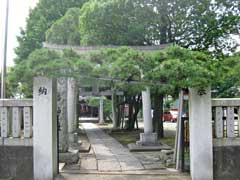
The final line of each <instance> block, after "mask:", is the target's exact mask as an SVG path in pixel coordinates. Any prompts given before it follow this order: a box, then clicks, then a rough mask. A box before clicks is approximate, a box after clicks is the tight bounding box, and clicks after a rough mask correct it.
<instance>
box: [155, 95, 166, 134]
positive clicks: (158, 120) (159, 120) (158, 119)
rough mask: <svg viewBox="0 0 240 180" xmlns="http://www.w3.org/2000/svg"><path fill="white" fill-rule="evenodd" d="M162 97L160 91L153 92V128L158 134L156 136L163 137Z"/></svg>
mask: <svg viewBox="0 0 240 180" xmlns="http://www.w3.org/2000/svg"><path fill="white" fill-rule="evenodd" d="M163 98H164V95H163V94H162V93H158V92H157V91H156V92H155V93H154V111H153V129H154V132H156V133H157V134H158V138H163V137H164V129H163Z"/></svg>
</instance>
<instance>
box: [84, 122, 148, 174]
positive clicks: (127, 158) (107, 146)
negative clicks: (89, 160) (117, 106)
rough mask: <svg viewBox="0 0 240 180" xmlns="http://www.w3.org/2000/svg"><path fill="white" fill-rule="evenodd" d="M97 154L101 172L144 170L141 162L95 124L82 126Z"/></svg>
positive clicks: (98, 166)
mask: <svg viewBox="0 0 240 180" xmlns="http://www.w3.org/2000/svg"><path fill="white" fill-rule="evenodd" d="M82 126H83V128H84V130H85V132H86V134H87V136H88V139H89V141H90V143H91V147H92V149H93V151H94V152H95V156H96V161H97V168H98V170H99V171H127V170H142V169H144V167H143V165H142V164H141V162H140V161H139V160H138V159H137V158H136V157H135V156H134V155H133V154H131V153H130V152H129V150H128V149H127V148H125V147H124V146H123V145H122V144H120V143H119V142H118V141H116V140H115V139H114V138H112V137H111V136H109V135H108V134H106V133H105V132H103V131H102V130H101V129H100V128H99V127H98V126H97V125H95V124H93V123H83V124H82Z"/></svg>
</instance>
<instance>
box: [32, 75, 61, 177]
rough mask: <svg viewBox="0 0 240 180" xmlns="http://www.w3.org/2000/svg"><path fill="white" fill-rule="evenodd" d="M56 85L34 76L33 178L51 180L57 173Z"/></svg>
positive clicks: (53, 81) (54, 82) (51, 81)
mask: <svg viewBox="0 0 240 180" xmlns="http://www.w3.org/2000/svg"><path fill="white" fill-rule="evenodd" d="M56 94H57V86H56V81H55V80H52V79H49V78H45V77H37V78H34V83H33V121H34V122H33V125H34V127H33V147H34V148H33V158H34V159H33V164H34V179H36V180H53V179H54V177H55V176H56V174H57V167H58V166H57V97H56Z"/></svg>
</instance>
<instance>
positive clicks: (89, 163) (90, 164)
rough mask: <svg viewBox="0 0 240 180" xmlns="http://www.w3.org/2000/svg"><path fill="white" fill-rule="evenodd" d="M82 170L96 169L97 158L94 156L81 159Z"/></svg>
mask: <svg viewBox="0 0 240 180" xmlns="http://www.w3.org/2000/svg"><path fill="white" fill-rule="evenodd" d="M80 169H82V170H97V160H96V158H94V157H87V158H82V159H81V166H80Z"/></svg>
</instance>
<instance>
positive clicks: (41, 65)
mask: <svg viewBox="0 0 240 180" xmlns="http://www.w3.org/2000/svg"><path fill="white" fill-rule="evenodd" d="M92 68H93V64H92V63H91V62H89V61H86V60H85V58H84V57H81V56H79V55H77V54H76V53H75V52H73V51H72V50H65V51H64V53H63V54H60V53H57V52H56V51H51V50H48V49H44V48H43V49H37V50H35V51H33V52H32V53H31V54H30V55H29V57H28V59H27V60H26V61H22V62H20V63H19V64H18V65H17V66H15V67H14V68H13V69H12V70H11V71H10V72H9V84H11V86H10V89H11V92H12V95H13V96H14V95H16V94H24V96H25V97H31V96H32V82H33V77H36V76H47V77H53V78H58V77H68V76H71V77H76V78H78V79H79V78H81V75H85V76H88V75H89V74H90V73H91V71H92Z"/></svg>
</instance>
